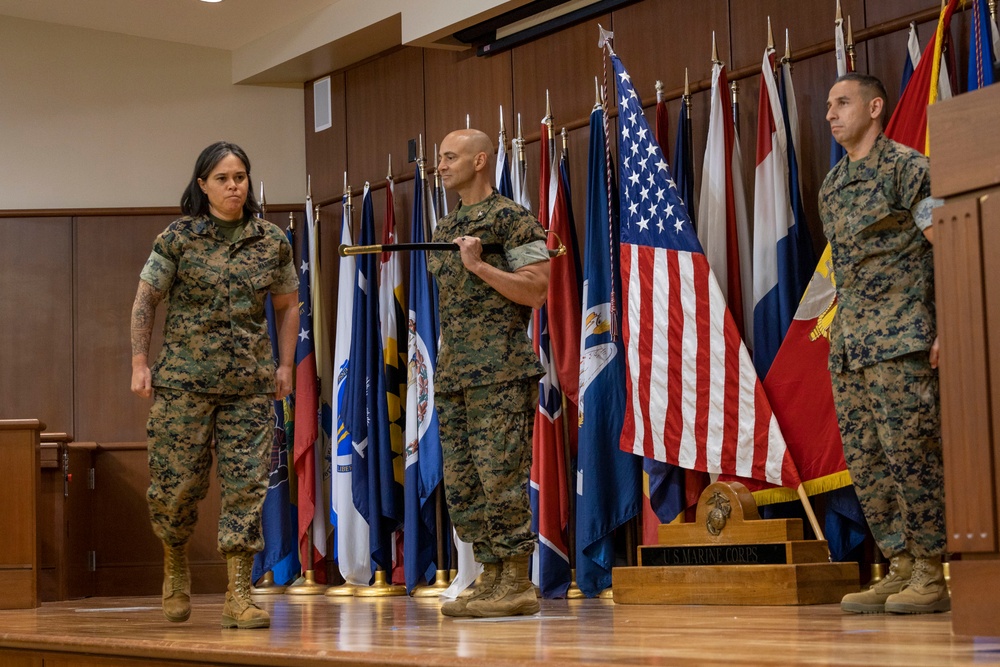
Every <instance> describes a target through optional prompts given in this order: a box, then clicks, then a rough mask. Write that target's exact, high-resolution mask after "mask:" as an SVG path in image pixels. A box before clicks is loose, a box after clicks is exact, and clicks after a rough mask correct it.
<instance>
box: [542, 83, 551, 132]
mask: <svg viewBox="0 0 1000 667" xmlns="http://www.w3.org/2000/svg"><path fill="white" fill-rule="evenodd" d="M542 122H544V123H545V124H546V125H548V126H549V127H552V106H551V105H550V104H549V89H548V88H546V89H545V118H543V119H542Z"/></svg>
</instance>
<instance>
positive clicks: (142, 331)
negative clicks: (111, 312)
mask: <svg viewBox="0 0 1000 667" xmlns="http://www.w3.org/2000/svg"><path fill="white" fill-rule="evenodd" d="M163 296H164V295H163V292H161V291H159V290H157V289H156V288H155V287H153V286H152V285H150V284H149V283H147V282H146V281H144V280H140V281H139V289H138V291H136V293H135V302H134V303H133V304H132V356H135V355H137V354H149V341H150V339H151V338H152V337H153V319H154V318H155V317H156V306H158V305H159V303H160V301H162V300H163Z"/></svg>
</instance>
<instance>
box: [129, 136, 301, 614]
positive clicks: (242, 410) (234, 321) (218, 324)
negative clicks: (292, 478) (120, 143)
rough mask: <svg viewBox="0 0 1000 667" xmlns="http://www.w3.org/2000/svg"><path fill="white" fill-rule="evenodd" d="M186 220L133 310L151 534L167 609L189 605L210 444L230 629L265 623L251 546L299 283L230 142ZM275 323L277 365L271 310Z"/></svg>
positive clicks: (256, 536) (202, 164)
mask: <svg viewBox="0 0 1000 667" xmlns="http://www.w3.org/2000/svg"><path fill="white" fill-rule="evenodd" d="M181 211H182V213H183V214H184V216H183V217H181V218H179V219H177V220H175V221H174V222H172V223H171V224H170V225H169V226H168V227H167V228H166V229H165V230H164V231H163V232H162V233H161V234H160V235H159V236H158V237H157V238H156V240H155V241H154V242H153V251H152V253H151V254H150V256H149V259H148V260H147V261H146V265H145V266H144V267H143V270H142V273H141V275H140V281H139V288H138V291H137V293H136V297H135V303H134V304H133V306H132V391H133V392H134V393H136V394H138V395H139V396H143V397H149V396H152V397H153V405H152V408H151V409H150V413H149V422H148V424H147V433H148V437H149V475H150V485H149V491H148V493H147V500H148V502H149V512H150V519H151V521H152V524H153V532H154V533H156V536H157V537H159V538H160V539H161V540H162V541H163V548H164V579H163V612H164V614H165V615H166V617H167V619H168V620H170V621H175V622H181V621H186V620H187V619H188V617H189V616H190V614H191V602H190V595H191V576H190V571H189V568H188V562H187V551H186V544H187V541H188V539H189V538H190V536H191V533H192V532H193V531H194V526H195V523H196V521H197V519H198V503H199V502H200V501H201V500H202V499H203V498H204V497H205V494H206V492H207V491H208V484H209V472H210V469H211V466H212V447H213V445H214V448H215V453H216V457H217V459H218V476H219V480H220V485H221V493H222V499H221V516H220V517H219V551H221V552H222V554H223V555H224V556H225V557H226V563H227V568H228V574H229V589H228V592H227V593H226V602H225V606H224V608H223V613H222V625H223V627H239V628H259V627H268V626H269V625H270V619H269V617H268V615H267V612H265V611H264V610H262V609H260V608H258V607H257V606H256V605H255V604H254V603H253V601H252V600H251V598H250V572H251V567H252V564H253V555H254V554H255V553H256V552H258V551H260V550H261V548H262V547H263V537H262V534H261V507H262V505H263V502H264V494H265V492H266V490H267V474H268V461H269V453H270V446H271V432H272V427H273V403H272V398H273V397H277V398H282V397H284V396H286V395H287V394H288V393H289V392H290V391H291V389H292V367H293V358H294V348H295V339H296V334H297V329H298V307H297V304H298V296H297V288H298V279H297V275H296V272H295V268H294V266H293V261H292V248H291V245H290V244H289V243H288V240H287V239H286V238H285V235H284V234H283V233H282V232H281V230H280V229H278V227H277V226H275V225H273V224H271V223H269V222H267V221H265V220H264V219H262V218H260V217H259V216H260V214H261V207H260V205H259V204H258V203H257V202H256V200H255V199H254V196H253V191H252V189H251V188H250V161H249V159H248V158H247V156H246V153H244V152H243V150H242V149H241V148H240V147H239V146H236V145H235V144H230V143H226V142H218V143H215V144H212V145H211V146H208V147H207V148H206V149H205V150H204V151H202V153H201V155H200V156H199V157H198V160H197V162H196V164H195V169H194V174H193V175H192V177H191V181H190V182H189V184H188V187H187V188H186V190H185V191H184V194H183V195H182V197H181ZM268 294H270V296H271V300H272V303H273V305H274V311H275V317H276V321H277V329H278V348H279V353H280V363H279V364H278V367H277V368H275V366H274V362H273V360H272V356H271V344H270V341H269V338H268V335H267V326H266V322H265V316H264V303H265V299H266V297H267V296H268ZM163 300H166V303H167V314H166V324H165V326H164V341H163V347H162V349H161V350H160V354H159V357H158V359H157V361H156V364H155V365H154V366H153V369H152V371H150V368H149V365H148V359H147V356H148V353H149V342H150V338H151V335H152V330H153V319H154V315H155V312H156V307H157V305H158V304H159V303H160V301H163Z"/></svg>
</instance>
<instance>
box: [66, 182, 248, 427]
mask: <svg viewBox="0 0 1000 667" xmlns="http://www.w3.org/2000/svg"><path fill="white" fill-rule="evenodd" d="M265 188H266V186H265ZM171 220H172V217H171V216H148V217H145V216H120V217H92V218H77V219H76V220H75V222H74V227H75V242H74V251H73V254H74V256H75V257H76V262H75V286H76V287H75V291H74V293H75V302H76V309H77V317H76V327H75V337H74V349H75V355H74V356H75V366H74V373H73V381H74V384H75V388H76V390H75V396H76V401H75V403H76V429H75V432H74V433H73V434H74V436H75V437H76V438H77V439H78V440H82V441H85V440H93V441H103V442H117V441H122V442H129V441H138V440H145V439H146V418H147V416H148V413H149V406H150V400H149V399H143V398H140V397H138V396H136V395H135V394H133V393H132V392H131V389H130V382H131V377H132V361H131V360H132V347H131V339H130V336H131V334H130V331H129V322H130V317H131V312H132V303H133V302H134V300H135V292H136V288H137V286H138V284H139V273H140V272H141V271H142V267H143V265H144V264H145V262H146V259H147V258H148V257H149V253H150V252H151V251H152V248H153V240H154V239H155V238H156V235H157V234H159V233H160V232H161V231H163V229H164V228H165V227H166V226H167V225H168V224H169V223H170V221H171ZM165 312H166V307H165V305H164V304H161V306H160V307H159V308H158V309H157V317H156V321H155V323H154V327H153V340H152V343H151V345H150V357H149V358H150V365H151V366H152V363H153V362H154V361H155V359H156V355H157V354H158V353H159V350H160V345H161V344H162V341H163V335H162V334H163V321H164V314H165ZM53 430H54V429H53Z"/></svg>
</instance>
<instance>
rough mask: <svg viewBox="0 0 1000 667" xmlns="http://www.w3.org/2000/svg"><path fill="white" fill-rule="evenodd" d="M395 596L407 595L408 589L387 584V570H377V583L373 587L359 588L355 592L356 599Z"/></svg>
mask: <svg viewBox="0 0 1000 667" xmlns="http://www.w3.org/2000/svg"><path fill="white" fill-rule="evenodd" d="M394 595H406V587H405V586H394V585H392V584H389V583H386V580H385V570H375V583H374V584H372V585H371V586H366V587H360V586H359V587H358V588H356V589H355V590H354V597H356V598H383V597H392V596H394Z"/></svg>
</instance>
